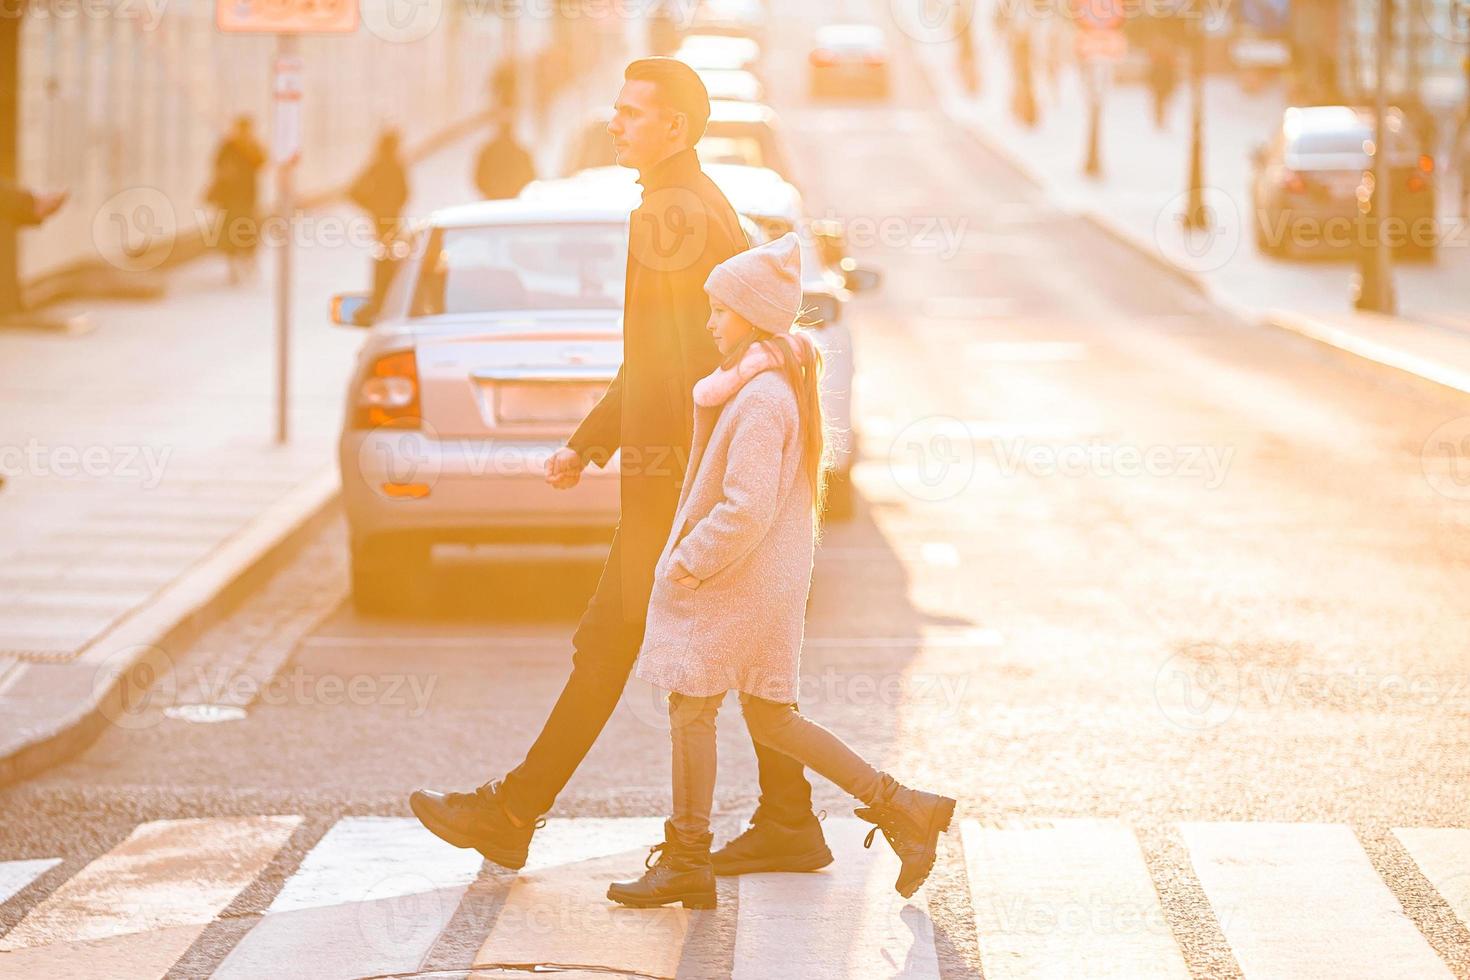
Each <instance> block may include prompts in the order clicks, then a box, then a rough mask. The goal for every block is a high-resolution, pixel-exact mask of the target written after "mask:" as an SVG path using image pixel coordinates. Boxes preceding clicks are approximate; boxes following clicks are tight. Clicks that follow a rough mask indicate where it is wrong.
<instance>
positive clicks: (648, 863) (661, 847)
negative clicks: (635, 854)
mask: <svg viewBox="0 0 1470 980" xmlns="http://www.w3.org/2000/svg"><path fill="white" fill-rule="evenodd" d="M668 846H669V842H668V841H660V842H659V843H657V844H655V845H653V846H652V847H650V848H649V849H648V857H646V858H644V859H643V866H644V867H645V868H651V867H653V866H654V865H655V864H662V863H663V860H664V856H665V854H666V853H667V852H666V850H665V848H667V847H668ZM654 855H658V860H657V861H654V859H653V858H654Z"/></svg>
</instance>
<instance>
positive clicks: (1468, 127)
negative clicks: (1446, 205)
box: [1450, 109, 1470, 221]
mask: <svg viewBox="0 0 1470 980" xmlns="http://www.w3.org/2000/svg"><path fill="white" fill-rule="evenodd" d="M1450 166H1451V167H1452V168H1453V169H1454V171H1455V173H1456V174H1458V175H1459V177H1460V217H1461V218H1462V219H1463V220H1465V221H1470V109H1466V110H1465V114H1464V115H1463V116H1461V118H1460V126H1459V128H1458V129H1457V130H1456V131H1455V141H1454V145H1452V146H1451V147H1450Z"/></svg>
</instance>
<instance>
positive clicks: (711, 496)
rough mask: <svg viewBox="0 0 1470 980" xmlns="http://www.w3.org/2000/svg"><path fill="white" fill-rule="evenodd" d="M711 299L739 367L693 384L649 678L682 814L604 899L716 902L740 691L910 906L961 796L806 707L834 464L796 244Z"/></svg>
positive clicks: (733, 261) (752, 718) (746, 257)
mask: <svg viewBox="0 0 1470 980" xmlns="http://www.w3.org/2000/svg"><path fill="white" fill-rule="evenodd" d="M704 288H705V292H707V293H708V294H709V297H710V318H709V324H708V330H709V331H710V333H711V334H712V335H713V336H714V340H715V344H716V345H717V346H718V347H719V350H720V353H721V354H723V355H725V360H724V362H723V363H722V364H721V366H720V367H719V368H718V369H717V370H716V371H715V372H714V373H713V374H710V375H709V376H708V377H705V378H703V379H701V380H700V381H699V382H698V383H697V384H696V385H695V386H694V404H695V410H694V436H693V445H692V447H691V451H690V457H689V465H688V468H687V473H686V479H685V481H684V485H683V488H682V490H681V493H680V496H679V504H678V508H677V510H676V512H675V515H674V525H673V530H672V531H671V533H670V535H669V540H668V542H667V543H666V544H665V546H664V550H663V553H662V554H661V555H660V557H659V561H658V564H657V566H656V568H655V571H654V585H653V593H652V597H651V600H650V602H649V607H648V623H647V627H646V632H645V634H644V639H643V644H642V647H641V648H640V650H639V653H638V668H637V669H638V676H639V677H641V678H643V679H644V680H646V681H648V682H649V683H651V684H653V685H655V686H656V687H661V688H663V689H665V690H667V691H669V719H670V722H671V735H672V740H673V749H674V767H673V768H674V813H673V817H672V818H671V819H669V820H668V821H667V822H665V824H664V841H663V843H661V844H657V845H655V846H654V847H653V850H652V852H651V853H650V854H649V860H650V862H651V861H652V859H653V857H654V856H655V855H659V858H658V863H657V864H656V865H653V866H652V867H651V868H650V870H649V871H648V872H647V873H646V874H644V875H643V877H641V878H639V879H638V880H637V881H629V882H615V883H614V884H613V885H612V886H611V887H610V888H609V889H608V892H607V897H608V898H610V899H611V900H612V901H614V902H618V903H620V904H623V905H630V906H634V907H639V908H649V907H653V906H659V905H668V904H671V903H673V902H681V903H683V905H684V907H685V908H714V906H715V879H714V872H713V870H712V868H711V866H710V854H709V847H710V809H711V807H712V806H713V803H714V791H715V713H716V711H717V710H718V709H719V706H720V702H721V701H722V700H723V699H724V697H725V694H726V692H728V691H730V690H737V691H739V692H740V704H741V708H742V710H743V711H744V714H745V721H746V724H747V725H748V726H749V727H750V733H751V736H752V737H753V738H754V739H755V740H756V741H758V742H760V743H761V744H763V745H768V746H770V747H771V748H773V749H776V750H777V751H779V752H783V753H785V754H786V755H789V756H791V757H792V758H794V759H796V760H798V761H800V762H801V763H802V764H803V765H805V766H807V767H808V768H810V769H813V770H815V771H816V772H818V773H820V774H822V775H823V776H826V777H827V778H828V779H830V780H832V781H833V782H834V783H836V784H837V785H838V786H840V787H842V788H843V789H845V790H847V791H848V792H849V793H851V794H852V795H853V796H855V797H857V798H858V799H860V800H862V801H863V802H864V803H865V804H867V806H866V807H864V808H862V809H859V810H858V811H857V814H858V816H860V817H862V818H863V819H864V820H867V821H868V822H870V823H873V824H876V825H877V827H876V828H875V831H876V830H882V831H883V835H884V836H885V837H886V838H887V839H888V842H889V843H890V844H892V845H893V848H894V850H895V851H897V852H898V855H899V857H900V858H901V859H902V862H903V868H902V870H901V872H900V873H899V877H898V884H897V887H898V891H899V893H900V894H902V895H903V896H904V897H905V898H907V897H909V896H910V895H912V894H913V893H914V891H915V890H917V889H918V887H919V886H920V885H921V884H923V882H924V879H925V878H926V877H928V875H929V869H930V868H931V867H933V864H934V855H935V848H936V846H937V844H938V839H939V835H940V834H941V833H943V832H944V830H945V829H946V828H947V827H948V826H949V821H950V817H951V815H952V814H953V812H954V806H955V801H954V800H952V799H949V798H948V797H944V796H937V795H935V794H933V793H924V792H920V791H918V790H913V789H909V788H907V787H905V786H902V785H900V784H899V783H898V782H896V781H895V780H894V779H893V778H892V777H891V776H889V775H887V774H886V773H881V772H879V771H877V770H876V769H874V768H873V767H872V766H871V765H869V764H868V763H867V762H866V761H864V760H863V759H862V758H861V757H860V756H858V755H857V753H855V752H853V750H852V749H850V748H849V747H848V746H847V745H846V744H844V743H843V742H842V741H841V740H840V739H838V738H837V737H836V736H835V735H833V734H832V733H831V732H829V731H827V730H826V729H825V728H823V727H822V726H821V725H818V724H817V723H815V722H813V721H811V720H809V719H807V718H805V717H803V716H802V715H801V714H799V713H798V712H797V710H796V704H795V701H796V691H797V672H798V667H799V662H800V656H801V636H802V627H803V619H804V616H805V611H806V599H807V593H808V591H809V590H810V588H811V576H812V561H813V554H814V551H815V538H816V530H817V518H818V514H819V513H820V508H821V500H822V490H823V486H822V484H823V465H822V464H823V456H824V445H823V443H824V438H823V431H822V410H821V404H820V402H819V401H818V397H817V385H818V380H819V378H820V374H821V364H822V362H821V355H820V354H819V352H818V351H817V349H816V347H815V345H814V344H813V343H812V341H811V339H810V337H809V335H808V334H807V333H806V331H804V330H793V329H792V327H793V325H794V322H795V320H796V317H797V314H798V309H797V308H798V307H799V306H800V304H801V257H800V252H799V250H798V243H797V237H796V235H795V234H794V233H788V234H786V235H785V236H783V237H781V238H779V239H777V240H775V241H773V242H770V243H768V244H766V245H762V246H761V247H759V248H754V249H750V250H748V251H745V252H742V253H740V254H738V255H735V256H734V257H732V258H730V259H728V260H727V261H725V262H723V263H721V264H720V265H718V266H716V267H715V269H714V271H713V272H711V273H710V276H709V278H708V280H707V281H706V282H705V286H704ZM872 839H873V835H872V834H871V833H870V834H869V835H868V841H867V843H871V842H872Z"/></svg>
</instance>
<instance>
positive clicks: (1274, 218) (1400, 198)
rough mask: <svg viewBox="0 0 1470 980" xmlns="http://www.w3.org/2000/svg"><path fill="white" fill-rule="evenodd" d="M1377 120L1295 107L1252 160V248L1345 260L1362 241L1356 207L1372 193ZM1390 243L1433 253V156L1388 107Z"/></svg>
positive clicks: (1356, 111)
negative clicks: (1322, 253) (1335, 254)
mask: <svg viewBox="0 0 1470 980" xmlns="http://www.w3.org/2000/svg"><path fill="white" fill-rule="evenodd" d="M1374 122H1375V117H1374V113H1373V112H1372V110H1369V109H1361V108H1354V107H1351V106H1294V107H1292V108H1289V109H1287V110H1286V111H1285V113H1284V114H1283V116H1282V121H1281V125H1280V127H1279V128H1278V129H1277V131H1276V133H1275V135H1274V136H1273V137H1272V139H1271V141H1270V142H1269V143H1266V144H1263V145H1261V146H1258V147H1257V148H1256V149H1255V151H1254V153H1253V154H1252V169H1251V183H1250V188H1249V190H1250V199H1251V208H1252V212H1253V224H1254V227H1255V240H1256V248H1257V249H1258V250H1259V251H1260V252H1261V253H1262V254H1266V255H1281V256H1290V255H1294V254H1298V253H1301V252H1307V251H1314V250H1330V251H1342V252H1344V253H1345V254H1350V253H1351V251H1352V250H1353V249H1354V247H1355V246H1357V245H1358V244H1359V242H1360V239H1362V237H1363V236H1362V235H1361V234H1360V232H1359V230H1358V227H1359V216H1360V214H1361V213H1362V211H1361V204H1362V202H1365V201H1367V200H1369V199H1370V196H1371V194H1372V192H1373V176H1372V172H1371V171H1372V168H1373V158H1374V153H1375V144H1374ZM1385 124H1386V127H1387V129H1388V132H1389V140H1388V144H1389V147H1388V161H1389V173H1390V176H1391V178H1392V184H1391V189H1390V202H1389V216H1390V218H1391V219H1393V223H1392V224H1391V225H1389V226H1388V227H1387V228H1386V229H1385V231H1386V233H1387V234H1388V236H1389V241H1390V242H1391V243H1392V244H1394V245H1395V246H1399V247H1402V249H1403V250H1404V251H1408V252H1416V253H1420V254H1423V255H1433V253H1434V250H1435V246H1436V244H1437V241H1438V233H1437V229H1436V222H1435V181H1434V177H1435V174H1434V158H1433V157H1432V156H1431V155H1429V154H1428V153H1426V152H1425V151H1424V149H1423V147H1422V145H1421V141H1420V140H1419V138H1418V136H1417V135H1416V134H1415V133H1414V132H1413V129H1412V127H1411V126H1410V125H1409V123H1408V121H1407V119H1406V118H1405V116H1404V114H1403V113H1402V112H1400V111H1399V110H1398V109H1391V110H1390V111H1389V114H1388V116H1387V118H1386V119H1385Z"/></svg>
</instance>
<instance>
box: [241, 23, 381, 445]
mask: <svg viewBox="0 0 1470 980" xmlns="http://www.w3.org/2000/svg"><path fill="white" fill-rule="evenodd" d="M359 19H360V11H359V10H358V0H269V2H266V0H215V28H216V29H217V30H218V31H219V32H220V33H222V34H274V35H275V36H276V59H275V71H274V74H273V77H272V82H271V95H272V105H273V111H274V118H273V120H272V123H273V126H272V133H271V160H272V162H273V163H274V164H275V167H276V199H275V209H276V212H277V213H278V214H279V215H280V216H281V220H282V227H283V228H284V229H285V231H284V237H283V239H282V241H281V243H280V246H279V249H280V251H278V252H277V253H276V369H275V375H276V443H277V444H281V445H284V444H285V442H286V440H287V438H288V437H289V436H290V426H289V425H288V424H287V419H288V413H289V410H290V387H291V386H290V377H291V376H290V368H291V354H290V351H291V259H292V254H291V253H292V242H293V241H294V239H295V228H294V223H295V216H296V214H295V213H296V188H295V175H296V164H297V162H298V161H299V160H300V159H301V97H302V94H303V91H302V82H301V74H302V64H301V58H300V57H299V56H298V55H297V53H296V50H297V49H296V35H298V34H351V33H353V32H354V31H356V30H357V25H358V22H359Z"/></svg>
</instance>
